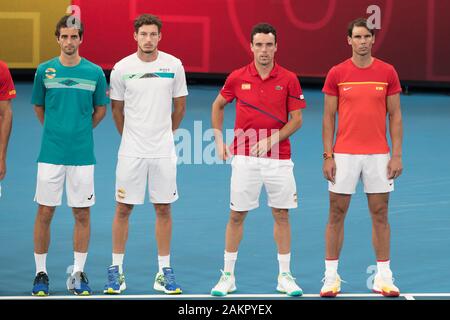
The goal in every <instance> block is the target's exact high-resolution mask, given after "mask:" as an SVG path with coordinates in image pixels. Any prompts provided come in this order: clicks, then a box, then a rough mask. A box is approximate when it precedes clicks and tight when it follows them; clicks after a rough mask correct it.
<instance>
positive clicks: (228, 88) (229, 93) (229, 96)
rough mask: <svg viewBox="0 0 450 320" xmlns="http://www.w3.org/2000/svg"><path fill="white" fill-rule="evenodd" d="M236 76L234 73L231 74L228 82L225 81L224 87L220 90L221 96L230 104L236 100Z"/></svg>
mask: <svg viewBox="0 0 450 320" xmlns="http://www.w3.org/2000/svg"><path fill="white" fill-rule="evenodd" d="M234 79H235V78H234V76H233V73H231V74H230V75H229V76H228V78H227V80H226V81H225V84H224V85H223V87H222V89H221V90H220V94H221V95H222V97H224V98H225V100H227V103H230V102H231V101H233V100H234V98H236V92H235V88H234V82H235V81H234Z"/></svg>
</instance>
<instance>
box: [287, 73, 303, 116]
mask: <svg viewBox="0 0 450 320" xmlns="http://www.w3.org/2000/svg"><path fill="white" fill-rule="evenodd" d="M287 89H288V92H287V110H288V112H291V111H294V110H299V109H303V108H306V102H305V97H304V96H303V92H302V87H301V86H300V81H298V78H297V76H296V75H295V74H292V79H291V81H289V84H288V88H287Z"/></svg>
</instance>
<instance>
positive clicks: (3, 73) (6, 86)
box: [0, 61, 16, 100]
mask: <svg viewBox="0 0 450 320" xmlns="http://www.w3.org/2000/svg"><path fill="white" fill-rule="evenodd" d="M15 97H16V89H14V83H13V81H12V78H11V74H10V73H9V69H8V66H7V65H6V63H4V62H3V61H0V100H9V99H12V98H15Z"/></svg>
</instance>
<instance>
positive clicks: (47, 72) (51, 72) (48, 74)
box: [45, 68, 56, 79]
mask: <svg viewBox="0 0 450 320" xmlns="http://www.w3.org/2000/svg"><path fill="white" fill-rule="evenodd" d="M45 77H46V78H47V79H53V78H54V77H56V69H55V68H47V69H46V70H45Z"/></svg>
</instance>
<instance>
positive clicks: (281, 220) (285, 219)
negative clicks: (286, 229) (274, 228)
mask: <svg viewBox="0 0 450 320" xmlns="http://www.w3.org/2000/svg"><path fill="white" fill-rule="evenodd" d="M272 213H273V217H274V219H275V223H276V224H278V225H288V224H289V211H288V210H286V209H273V210H272Z"/></svg>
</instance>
